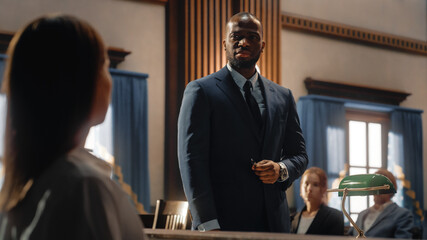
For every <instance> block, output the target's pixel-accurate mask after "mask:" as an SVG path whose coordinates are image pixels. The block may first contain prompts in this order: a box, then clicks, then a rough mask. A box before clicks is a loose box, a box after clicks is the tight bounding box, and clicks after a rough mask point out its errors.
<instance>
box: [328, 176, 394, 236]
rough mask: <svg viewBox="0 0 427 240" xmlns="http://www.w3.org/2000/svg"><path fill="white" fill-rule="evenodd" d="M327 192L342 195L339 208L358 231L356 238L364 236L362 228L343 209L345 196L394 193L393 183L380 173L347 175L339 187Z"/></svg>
mask: <svg viewBox="0 0 427 240" xmlns="http://www.w3.org/2000/svg"><path fill="white" fill-rule="evenodd" d="M327 191H328V192H338V196H340V197H342V202H341V208H342V211H343V213H344V215H345V216H346V217H347V219H348V220H349V221H350V223H351V225H353V227H354V229H356V230H357V232H358V233H359V234H358V236H357V237H356V238H366V237H365V234H364V233H363V230H362V229H360V228H359V226H357V225H356V223H355V222H354V221H353V219H351V217H350V215H349V214H348V213H347V212H346V211H345V207H344V203H345V198H346V196H367V195H376V194H387V193H395V192H396V189H395V188H394V185H393V183H392V182H391V181H390V179H388V178H387V177H386V176H384V175H380V174H360V175H352V176H347V177H345V178H343V180H341V182H340V185H339V188H337V189H328V190H327Z"/></svg>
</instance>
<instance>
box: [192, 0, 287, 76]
mask: <svg viewBox="0 0 427 240" xmlns="http://www.w3.org/2000/svg"><path fill="white" fill-rule="evenodd" d="M279 3H280V1H279V0H207V1H206V0H185V64H186V67H185V79H186V83H188V82H190V81H192V80H195V79H198V78H201V77H203V76H206V75H209V74H211V73H214V72H216V71H218V70H219V69H221V68H222V67H224V66H225V64H226V63H227V59H226V55H225V51H224V48H223V46H222V40H223V39H224V37H225V36H224V32H225V24H226V23H227V21H228V19H229V18H230V17H231V16H232V15H234V14H235V13H238V12H251V13H252V14H254V15H255V16H257V17H258V18H259V19H260V20H261V23H262V25H263V27H264V29H263V39H264V41H265V42H266V47H265V50H264V53H263V54H262V55H261V58H260V60H259V61H258V66H259V69H260V71H261V74H262V75H263V76H265V77H267V78H268V79H271V80H272V81H274V82H280V29H281V22H280V21H281V19H280V6H279Z"/></svg>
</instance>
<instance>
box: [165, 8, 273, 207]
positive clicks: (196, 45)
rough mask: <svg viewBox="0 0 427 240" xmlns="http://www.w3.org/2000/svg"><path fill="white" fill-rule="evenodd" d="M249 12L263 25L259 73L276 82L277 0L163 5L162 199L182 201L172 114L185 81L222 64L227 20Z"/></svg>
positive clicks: (175, 114) (179, 102)
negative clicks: (164, 67)
mask: <svg viewBox="0 0 427 240" xmlns="http://www.w3.org/2000/svg"><path fill="white" fill-rule="evenodd" d="M242 11H245V12H251V13H252V14H254V15H255V16H257V17H258V18H259V19H260V20H261V23H262V25H263V27H264V29H263V39H264V41H265V42H266V46H265V49H264V53H263V54H262V55H261V58H260V60H259V61H258V65H259V68H260V71H261V74H262V75H263V76H265V77H267V78H268V79H270V80H272V81H274V82H277V83H280V31H281V19H280V0H171V1H168V3H167V4H166V17H167V19H166V24H167V27H166V31H167V32H166V35H167V37H166V113H165V114H166V119H165V121H166V128H165V198H166V199H169V200H185V196H184V194H183V190H182V184H181V177H180V173H179V167H178V160H177V146H176V144H177V141H176V139H177V119H178V114H179V109H180V106H181V100H182V95H183V92H184V89H185V85H186V84H187V83H188V82H190V81H193V80H195V79H198V78H201V77H204V76H207V75H209V74H211V73H214V72H216V71H218V70H219V69H221V68H222V67H224V66H225V64H226V63H227V58H226V54H225V51H224V47H223V46H222V41H223V39H224V28H225V24H226V23H227V21H228V19H229V18H230V17H231V16H232V15H234V14H236V13H238V12H242Z"/></svg>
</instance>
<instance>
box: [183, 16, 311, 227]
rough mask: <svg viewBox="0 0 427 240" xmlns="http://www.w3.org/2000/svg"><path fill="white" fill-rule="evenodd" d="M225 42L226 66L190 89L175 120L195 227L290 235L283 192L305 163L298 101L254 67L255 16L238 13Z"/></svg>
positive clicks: (258, 33) (257, 51)
mask: <svg viewBox="0 0 427 240" xmlns="http://www.w3.org/2000/svg"><path fill="white" fill-rule="evenodd" d="M223 45H224V48H225V51H226V54H227V59H228V64H227V66H226V67H224V68H222V69H221V70H219V71H218V72H216V73H214V74H212V75H209V76H206V77H204V78H201V79H198V80H196V81H192V82H190V83H189V84H188V85H187V87H186V89H185V92H184V98H183V101H182V106H181V111H180V114H179V119H178V159H179V166H180V171H181V177H182V181H183V185H184V191H185V194H186V197H187V199H188V202H189V205H190V211H191V214H192V218H193V229H198V230H199V231H208V230H214V229H220V230H229V231H270V232H289V230H290V220H289V210H288V206H287V201H286V194H285V190H286V189H287V188H288V187H289V186H290V185H291V184H292V182H293V181H294V180H295V179H297V178H298V177H300V175H301V174H302V173H303V172H304V170H305V169H306V166H307V163H308V159H307V154H306V151H305V143H304V138H303V135H302V132H301V128H300V126H299V119H298V115H297V112H296V108H295V102H294V98H293V96H292V93H291V91H290V90H289V89H286V88H284V87H281V86H279V85H277V84H275V83H273V82H271V81H269V80H267V79H266V78H264V77H262V76H261V75H260V74H259V73H258V72H257V71H256V69H255V64H256V62H257V61H258V59H259V57H260V55H261V53H262V51H263V49H264V46H265V42H264V41H263V40H262V26H261V22H260V21H259V20H258V19H257V18H256V17H255V16H253V15H252V14H250V13H238V14H236V15H234V16H233V17H232V18H231V19H230V20H229V22H228V23H227V26H226V37H225V39H224V41H223Z"/></svg>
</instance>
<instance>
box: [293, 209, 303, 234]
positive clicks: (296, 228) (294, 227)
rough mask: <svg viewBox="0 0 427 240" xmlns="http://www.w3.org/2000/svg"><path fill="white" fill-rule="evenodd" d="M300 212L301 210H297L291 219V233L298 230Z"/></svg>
mask: <svg viewBox="0 0 427 240" xmlns="http://www.w3.org/2000/svg"><path fill="white" fill-rule="evenodd" d="M301 213H302V211H301V212H297V213H296V214H295V217H294V220H293V221H292V227H291V229H292V232H293V233H296V232H297V230H298V226H299V221H300V218H301Z"/></svg>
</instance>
